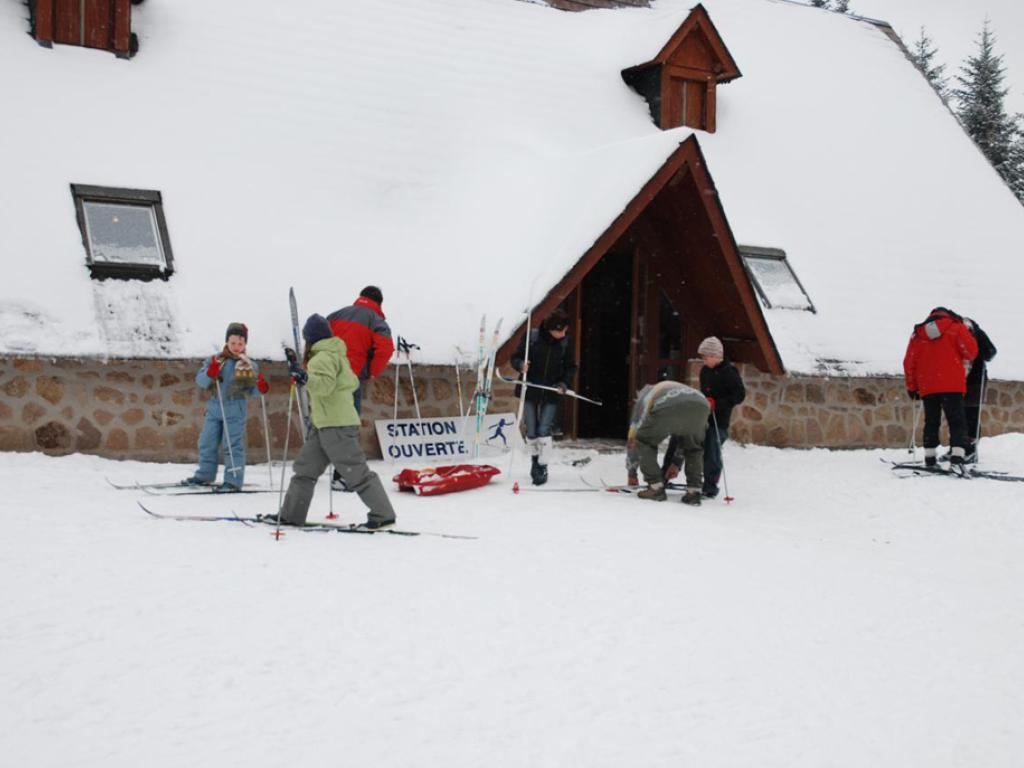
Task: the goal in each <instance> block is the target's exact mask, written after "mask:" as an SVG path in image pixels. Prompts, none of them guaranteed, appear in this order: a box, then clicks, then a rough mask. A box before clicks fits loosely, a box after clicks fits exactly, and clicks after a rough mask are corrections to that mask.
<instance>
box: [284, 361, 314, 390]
mask: <svg viewBox="0 0 1024 768" xmlns="http://www.w3.org/2000/svg"><path fill="white" fill-rule="evenodd" d="M288 373H289V374H290V375H291V377H292V381H294V382H295V383H296V384H299V385H304V384H305V383H306V381H307V380H308V379H309V374H307V373H306V372H305V371H304V370H302V365H301V364H300V363H299V361H298V360H293V361H291V362H289V363H288Z"/></svg>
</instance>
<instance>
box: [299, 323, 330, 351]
mask: <svg viewBox="0 0 1024 768" xmlns="http://www.w3.org/2000/svg"><path fill="white" fill-rule="evenodd" d="M333 335H334V334H333V333H331V326H330V324H329V323H328V322H327V320H326V319H325V318H324V316H323V315H310V316H309V318H308V319H307V320H306V324H305V325H304V326H302V338H304V339H305V340H306V343H307V344H309V345H310V346H313V345H314V344H316V343H317V342H318V341H323V340H324V339H329V338H331V336H333Z"/></svg>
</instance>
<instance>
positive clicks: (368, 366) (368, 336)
mask: <svg viewBox="0 0 1024 768" xmlns="http://www.w3.org/2000/svg"><path fill="white" fill-rule="evenodd" d="M327 322H328V323H330V324H331V332H332V333H333V334H334V335H335V336H337V337H338V338H339V339H341V340H342V341H344V342H345V347H346V349H347V350H348V362H349V365H351V366H352V370H353V371H354V372H355V374H356V375H357V376H358V377H359V380H360V381H365V380H366V379H372V378H373V377H374V376H378V375H380V373H381V371H383V370H384V369H385V368H387V367H388V363H389V362H390V360H391V355H392V354H393V353H394V351H395V344H394V342H393V341H392V340H391V328H389V327H388V324H387V323H386V322H385V321H384V312H383V311H382V310H381V308H380V304H378V303H377V302H375V301H374V300H373V299H368V298H366V297H365V296H360V297H359V298H358V299H356V300H355V302H354V303H353V304H352V306H351V307H345V308H344V309H339V310H338V311H337V312H332V313H331V314H329V315H328V316H327Z"/></svg>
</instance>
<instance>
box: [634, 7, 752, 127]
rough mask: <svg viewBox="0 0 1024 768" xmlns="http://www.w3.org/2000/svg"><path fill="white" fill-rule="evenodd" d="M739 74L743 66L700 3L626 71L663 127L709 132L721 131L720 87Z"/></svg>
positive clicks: (653, 116)
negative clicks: (650, 54)
mask: <svg viewBox="0 0 1024 768" xmlns="http://www.w3.org/2000/svg"><path fill="white" fill-rule="evenodd" d="M738 77H741V73H740V70H739V67H738V66H737V65H736V61H735V60H734V59H733V57H732V54H731V53H730V52H729V49H728V48H726V46H725V42H724V41H723V40H722V37H721V35H720V34H719V33H718V30H717V29H716V28H715V25H714V23H712V21H711V17H710V16H708V12H707V11H706V10H705V9H704V6H702V5H697V6H695V7H694V8H693V10H691V11H690V15H689V16H687V17H686V19H685V20H684V21H683V23H682V25H681V26H680V27H679V29H677V30H676V32H675V33H674V34H673V35H672V37H671V38H669V40H668V42H667V43H665V45H664V46H663V47H662V49H661V50H660V51H659V52H658V54H657V55H656V56H655V57H654V58H653V59H650V60H649V61H646V62H644V63H643V64H638V65H636V66H633V67H629V68H628V69H624V70H623V71H622V79H623V80H624V81H625V82H626V84H627V85H628V86H629V87H630V88H632V89H633V90H635V91H636V92H637V93H639V94H640V95H641V96H643V97H644V99H645V100H646V101H647V105H648V108H649V109H650V112H651V117H652V118H653V120H654V122H655V124H656V125H657V126H658V127H659V128H662V129H663V130H668V129H670V128H680V127H682V126H686V127H688V128H693V129H695V130H699V131H707V132H708V133H714V132H715V131H716V129H717V115H716V112H717V107H716V105H717V99H718V86H719V85H722V84H724V83H728V82H731V81H733V80H735V79H736V78H738Z"/></svg>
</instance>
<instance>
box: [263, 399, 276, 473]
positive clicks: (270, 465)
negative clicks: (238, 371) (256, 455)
mask: <svg viewBox="0 0 1024 768" xmlns="http://www.w3.org/2000/svg"><path fill="white" fill-rule="evenodd" d="M260 405H261V406H262V407H263V438H264V441H265V442H266V444H267V474H268V475H269V476H270V487H271V488H273V487H274V461H273V459H271V458H270V422H269V421H268V420H267V398H266V397H265V396H264V395H263V393H262V392H260Z"/></svg>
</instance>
